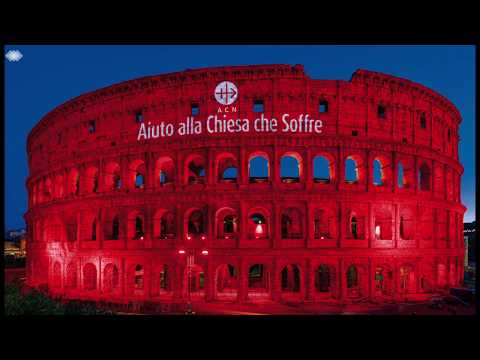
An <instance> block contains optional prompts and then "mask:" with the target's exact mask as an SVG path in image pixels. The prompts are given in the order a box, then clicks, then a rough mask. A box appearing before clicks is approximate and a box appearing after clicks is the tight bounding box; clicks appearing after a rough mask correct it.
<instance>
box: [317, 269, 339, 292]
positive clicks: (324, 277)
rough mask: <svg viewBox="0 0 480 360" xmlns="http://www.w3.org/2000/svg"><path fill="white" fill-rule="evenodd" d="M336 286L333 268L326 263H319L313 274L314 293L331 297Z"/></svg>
mask: <svg viewBox="0 0 480 360" xmlns="http://www.w3.org/2000/svg"><path fill="white" fill-rule="evenodd" d="M336 286H337V285H336V270H335V267H334V266H332V265H330V264H327V263H320V264H319V265H318V266H317V267H316V269H315V273H314V289H315V291H316V292H317V293H323V294H330V296H333V295H334V291H335V288H336Z"/></svg>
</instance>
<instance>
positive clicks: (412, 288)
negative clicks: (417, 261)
mask: <svg viewBox="0 0 480 360" xmlns="http://www.w3.org/2000/svg"><path fill="white" fill-rule="evenodd" d="M398 276H399V279H398V280H399V282H400V284H399V292H400V294H402V295H403V294H413V293H416V292H417V283H416V281H417V280H416V271H415V265H414V264H412V263H403V264H401V265H400V266H399V268H398Z"/></svg>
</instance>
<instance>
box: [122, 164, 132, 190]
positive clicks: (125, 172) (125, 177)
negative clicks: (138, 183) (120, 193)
mask: <svg viewBox="0 0 480 360" xmlns="http://www.w3.org/2000/svg"><path fill="white" fill-rule="evenodd" d="M129 166H130V164H129V161H128V158H127V157H126V156H122V157H121V158H120V172H121V178H122V179H121V180H122V189H124V191H125V189H129V188H130V181H129V175H130V171H129Z"/></svg>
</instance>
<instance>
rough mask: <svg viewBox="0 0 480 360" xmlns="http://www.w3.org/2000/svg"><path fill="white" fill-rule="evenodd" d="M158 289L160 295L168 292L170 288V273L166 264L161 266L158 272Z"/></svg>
mask: <svg viewBox="0 0 480 360" xmlns="http://www.w3.org/2000/svg"><path fill="white" fill-rule="evenodd" d="M159 285H160V286H159V289H160V294H162V293H166V292H170V291H171V289H172V287H171V281H170V271H169V268H168V265H167V264H164V265H163V266H162V269H161V271H160V284H159Z"/></svg>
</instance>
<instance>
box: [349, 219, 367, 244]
mask: <svg viewBox="0 0 480 360" xmlns="http://www.w3.org/2000/svg"><path fill="white" fill-rule="evenodd" d="M347 231H348V232H347V237H348V238H350V239H364V237H365V217H364V216H361V215H360V214H357V213H356V212H352V213H351V214H350V218H349V223H348V229H347Z"/></svg>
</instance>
